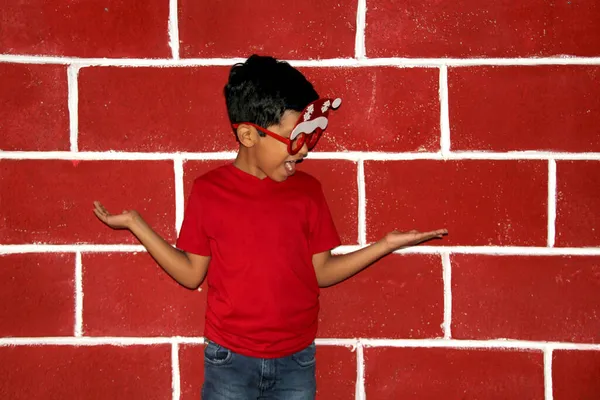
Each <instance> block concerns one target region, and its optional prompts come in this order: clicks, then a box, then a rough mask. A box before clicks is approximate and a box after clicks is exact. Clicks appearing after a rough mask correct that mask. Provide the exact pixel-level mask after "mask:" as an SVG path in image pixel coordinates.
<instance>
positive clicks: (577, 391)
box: [552, 350, 600, 400]
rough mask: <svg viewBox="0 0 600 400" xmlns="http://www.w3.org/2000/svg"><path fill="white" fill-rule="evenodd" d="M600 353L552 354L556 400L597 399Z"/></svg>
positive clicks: (561, 352)
mask: <svg viewBox="0 0 600 400" xmlns="http://www.w3.org/2000/svg"><path fill="white" fill-rule="evenodd" d="M598 376H600V351H564V350H555V351H554V352H553V353H552V381H553V384H552V391H553V394H554V396H553V397H554V400H571V399H595V398H597V397H598V394H600V379H598Z"/></svg>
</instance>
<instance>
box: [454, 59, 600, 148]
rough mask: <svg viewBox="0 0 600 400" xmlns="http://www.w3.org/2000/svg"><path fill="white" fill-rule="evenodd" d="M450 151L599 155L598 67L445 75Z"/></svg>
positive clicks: (482, 70) (472, 70)
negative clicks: (532, 151) (450, 140)
mask: <svg viewBox="0 0 600 400" xmlns="http://www.w3.org/2000/svg"><path fill="white" fill-rule="evenodd" d="M448 91H449V93H448V98H449V109H450V131H451V136H452V149H453V150H492V151H511V150H557V151H573V152H575V151H600V135H598V128H597V121H598V120H599V119H600V97H599V96H598V95H597V94H598V92H599V91H600V67H598V66H558V65H553V66H535V67H531V66H530V67H509V66H505V67H472V68H451V69H450V70H449V71H448Z"/></svg>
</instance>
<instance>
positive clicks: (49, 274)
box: [0, 254, 75, 337]
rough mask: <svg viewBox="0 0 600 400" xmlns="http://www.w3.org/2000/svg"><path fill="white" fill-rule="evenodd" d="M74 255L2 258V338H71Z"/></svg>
mask: <svg viewBox="0 0 600 400" xmlns="http://www.w3.org/2000/svg"><path fill="white" fill-rule="evenodd" d="M74 276H75V257H74V256H73V255H72V254H9V255H3V256H0V336H26V337H27V336H71V335H73V330H74V324H75V285H74V282H73V280H74Z"/></svg>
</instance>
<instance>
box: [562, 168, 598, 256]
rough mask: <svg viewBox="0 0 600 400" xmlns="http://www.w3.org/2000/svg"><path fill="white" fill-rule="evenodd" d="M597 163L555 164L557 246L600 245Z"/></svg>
mask: <svg viewBox="0 0 600 400" xmlns="http://www.w3.org/2000/svg"><path fill="white" fill-rule="evenodd" d="M598 210H600V162H598V161H558V162H557V163H556V245H557V246H567V247H569V246H574V247H576V246H599V245H600V229H599V228H598V226H599V225H600V214H599V213H598Z"/></svg>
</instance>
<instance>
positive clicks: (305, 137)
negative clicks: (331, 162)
mask: <svg viewBox="0 0 600 400" xmlns="http://www.w3.org/2000/svg"><path fill="white" fill-rule="evenodd" d="M242 124H245V125H250V126H252V127H254V128H256V129H257V130H258V131H260V132H262V133H264V134H265V135H268V136H271V137H272V138H273V139H275V140H278V141H280V142H281V143H283V144H285V145H286V146H287V151H288V154H289V155H291V156H293V155H296V154H298V152H299V151H300V150H301V149H302V147H304V145H305V144H306V147H308V150H312V149H313V148H314V147H315V146H316V145H317V142H318V141H319V138H320V137H321V134H323V129H321V128H317V129H315V131H314V132H312V133H304V132H302V133H300V134H299V135H298V136H296V137H295V138H294V139H289V138H286V137H284V136H281V135H279V134H277V133H275V132H272V131H270V130H268V129H265V128H263V127H262V126H258V125H256V124H253V123H252V122H242V123H240V124H233V125H232V126H233V129H237V128H238V127H239V126H240V125H242Z"/></svg>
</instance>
